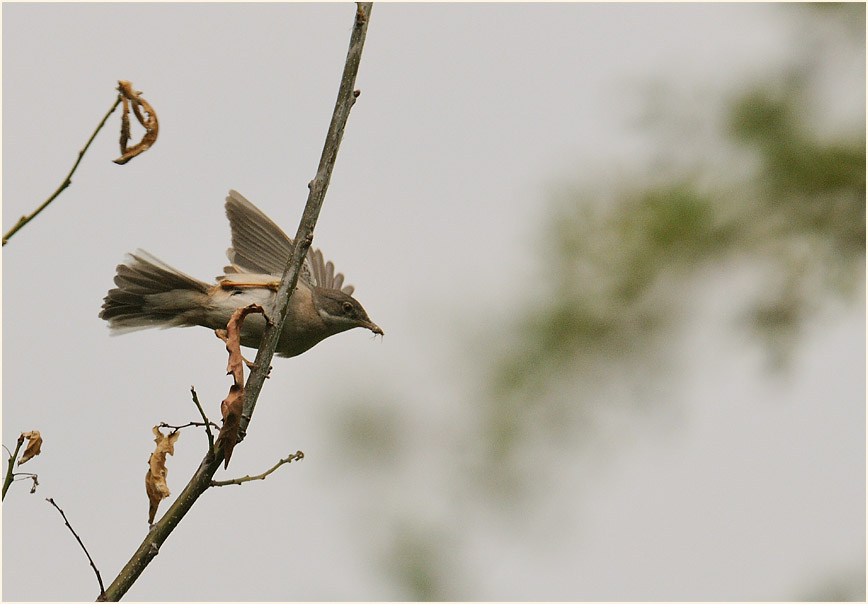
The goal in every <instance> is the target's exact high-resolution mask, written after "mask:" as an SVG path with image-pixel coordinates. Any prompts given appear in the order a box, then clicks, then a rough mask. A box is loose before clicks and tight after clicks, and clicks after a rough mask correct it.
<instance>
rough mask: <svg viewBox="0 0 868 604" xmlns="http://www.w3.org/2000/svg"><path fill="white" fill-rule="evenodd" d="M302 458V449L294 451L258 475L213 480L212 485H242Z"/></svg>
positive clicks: (260, 478)
mask: <svg viewBox="0 0 868 604" xmlns="http://www.w3.org/2000/svg"><path fill="white" fill-rule="evenodd" d="M301 459H304V453H302V452H301V451H298V452H296V453H293V454H292V455H290V456H289V457H284V458H283V459H281V460H280V461H278V462H277V463H276V464H274V466H272V467H271V468H269V469H268V470H266V471H265V472H263V473H262V474H257V475H256V476H250V475H249V474H248V475H247V476H242V477H241V478H233V479H232V480H212V481H211V486H212V487H225V486H229V485H231V484H239V485H240V484H243V483H245V482H250V481H251V480H265V477H266V476H268V475H269V474H271V473H272V472H274V471H275V470H276V469H277V468H279V467H280V466H282V465H283V464H286V463H291V462H293V461H299V460H301Z"/></svg>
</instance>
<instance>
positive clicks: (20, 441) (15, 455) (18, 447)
mask: <svg viewBox="0 0 868 604" xmlns="http://www.w3.org/2000/svg"><path fill="white" fill-rule="evenodd" d="M23 444H24V433H23V432H22V433H21V436H19V437H18V444H17V445H16V446H15V452H14V453H10V454H9V464H8V466H7V467H6V478H5V479H4V480H3V495H2V497H0V500H3V499H6V491H8V490H9V485H11V484H12V479H13V478H14V477H15V472H13V470H14V469H15V460H16V459H18V451H20V450H21V445H23ZM3 448H4V449H6V447H5V446H4V447H3ZM6 450H7V451H8V449H6Z"/></svg>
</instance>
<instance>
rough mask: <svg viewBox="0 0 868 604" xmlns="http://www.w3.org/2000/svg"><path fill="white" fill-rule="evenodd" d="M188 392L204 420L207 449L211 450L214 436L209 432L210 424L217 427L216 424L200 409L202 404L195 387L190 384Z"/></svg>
mask: <svg viewBox="0 0 868 604" xmlns="http://www.w3.org/2000/svg"><path fill="white" fill-rule="evenodd" d="M190 394H192V395H193V403H194V404H195V405H196V408H197V409H198V410H199V414H200V415H201V416H202V421H203V422H205V434H206V435H207V436H208V450H209V451H211V450H213V449H214V436H213V435H212V434H211V428H210V426H211V425H212V424H213V425H214V427H215V428H219V427H220V426H218V425H217V424H214V422H212V421H211V420H209V419H208V416H206V415H205V410H204V409H202V404H201V403H200V402H199V395H198V394H196V389H195V388H194V387H193V386H190Z"/></svg>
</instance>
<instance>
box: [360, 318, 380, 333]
mask: <svg viewBox="0 0 868 604" xmlns="http://www.w3.org/2000/svg"><path fill="white" fill-rule="evenodd" d="M362 326H363V327H367V328H368V329H370V330H371V331H373V332H374V333H375V334H377V335H380V336H382V335H385V334H384V333H383V330H382V329H380V328H379V327H378V326H377V325H376V324H374V323H372V322H370V321H367V322H365V323H364V324H363V325H362Z"/></svg>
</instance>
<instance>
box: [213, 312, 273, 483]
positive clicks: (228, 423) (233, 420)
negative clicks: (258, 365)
mask: <svg viewBox="0 0 868 604" xmlns="http://www.w3.org/2000/svg"><path fill="white" fill-rule="evenodd" d="M251 313H263V314H265V312H264V311H263V310H262V307H261V306H259V305H258V304H251V305H249V306H245V307H243V308H239V309H238V310H236V311H235V312H234V313H233V314H232V317H231V318H230V319H229V323H227V324H226V333H225V335H223V334H222V333H220V331H221V330H218V334H217V335H218V337H220V339H222V340H223V341H224V342H226V350H227V352H229V363H228V364H227V366H226V373H227V375H231V376H232V379H233V381H234V383H233V384H232V386H231V387H230V388H229V395H228V396H227V397H226V398H225V399H224V400H223V403H222V404H221V405H220V410H221V412H222V413H223V427H222V428H220V434H219V436H218V437H217V446H222V447H223V467H224V468H226V467H228V466H229V458H230V457H232V450H233V449H234V448H235V443H237V442H238V429H239V427H240V426H241V411H242V410H243V408H244V357H243V356H241V326H242V325H243V324H244V317H246V316H247V315H249V314H251Z"/></svg>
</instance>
